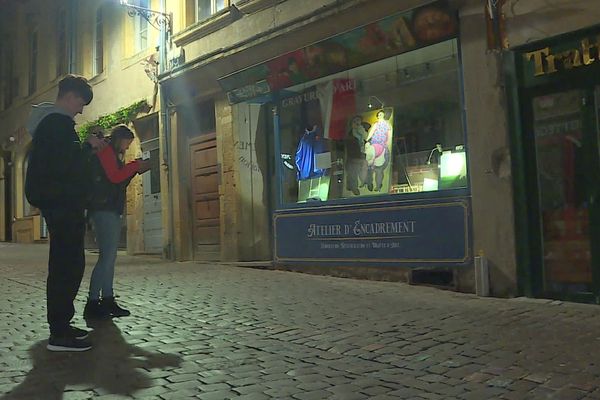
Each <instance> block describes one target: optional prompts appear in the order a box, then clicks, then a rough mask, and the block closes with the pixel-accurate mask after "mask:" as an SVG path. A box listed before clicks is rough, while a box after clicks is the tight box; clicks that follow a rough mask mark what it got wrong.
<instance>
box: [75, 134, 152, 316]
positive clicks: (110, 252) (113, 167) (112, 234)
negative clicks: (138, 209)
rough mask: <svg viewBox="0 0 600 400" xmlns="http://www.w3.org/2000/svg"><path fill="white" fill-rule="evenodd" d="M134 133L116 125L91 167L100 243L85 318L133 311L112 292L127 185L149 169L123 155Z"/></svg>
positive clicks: (92, 202) (144, 163) (91, 208)
mask: <svg viewBox="0 0 600 400" xmlns="http://www.w3.org/2000/svg"><path fill="white" fill-rule="evenodd" d="M133 137H134V136H133V132H132V131H131V130H130V129H129V128H128V127H127V126H125V125H119V126H117V127H115V128H114V129H113V130H112V131H111V134H110V137H109V145H108V146H106V147H105V148H104V149H103V150H102V151H100V152H99V153H98V154H97V157H96V158H95V159H94V162H93V167H92V174H93V175H92V190H91V191H92V196H91V200H90V204H89V207H88V213H89V217H90V219H91V221H92V225H93V227H94V231H95V233H96V242H97V243H98V250H99V253H100V254H99V256H98V262H96V265H95V266H94V270H93V272H92V278H91V280H90V289H89V296H88V301H87V304H86V306H85V309H84V312H83V316H84V318H86V319H94V318H109V317H124V316H128V315H130V312H129V311H128V310H126V309H124V308H123V307H120V306H119V305H118V304H117V302H116V301H115V297H114V294H113V280H114V273H115V261H116V259H117V249H118V246H119V238H120V236H121V218H122V215H123V210H124V208H125V198H126V193H125V191H126V188H127V185H128V184H129V182H130V181H131V179H132V178H133V177H134V176H135V174H137V173H142V172H145V171H147V170H148V169H149V162H148V161H143V160H135V161H132V162H129V163H127V164H125V163H124V161H123V158H124V154H125V151H126V150H127V149H128V148H129V146H130V145H131V142H133Z"/></svg>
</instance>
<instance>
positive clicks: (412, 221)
mask: <svg viewBox="0 0 600 400" xmlns="http://www.w3.org/2000/svg"><path fill="white" fill-rule="evenodd" d="M467 221H468V203H467V202H466V201H464V200H458V201H449V202H443V203H431V204H419V205H402V206H398V205H396V206H386V205H379V206H372V207H368V208H361V209H342V210H340V209H331V208H330V209H325V210H323V209H320V210H308V211H305V210H303V211H298V212H286V213H282V214H277V215H276V216H275V222H274V223H275V253H276V254H275V260H276V262H279V263H294V262H311V263H314V262H325V263H327V262H336V263H352V264H355V263H363V262H368V263H378V264H398V265H406V264H410V265H423V264H432V265H463V264H465V263H467V262H468V261H469V260H470V252H469V233H468V223H467Z"/></svg>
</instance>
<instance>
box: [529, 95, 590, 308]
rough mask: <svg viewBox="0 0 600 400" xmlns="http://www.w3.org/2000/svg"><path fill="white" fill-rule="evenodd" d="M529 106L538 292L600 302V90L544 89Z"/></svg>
mask: <svg viewBox="0 0 600 400" xmlns="http://www.w3.org/2000/svg"><path fill="white" fill-rule="evenodd" d="M524 107H525V110H524V111H525V114H524V115H525V116H526V119H527V120H528V123H527V124H526V130H525V134H526V136H527V141H528V145H527V146H526V148H528V151H527V154H526V157H527V159H528V162H529V163H530V166H531V167H532V168H531V171H532V173H531V174H530V176H529V178H530V179H529V185H528V186H530V187H528V188H527V190H528V192H529V195H528V197H529V199H530V200H531V206H530V211H531V212H532V214H533V215H532V216H531V221H532V222H533V224H532V225H533V229H532V236H533V237H532V239H533V240H532V241H531V243H533V244H534V245H533V247H535V248H534V249H533V250H532V252H533V254H534V257H533V260H532V261H533V262H532V264H533V265H532V269H533V273H532V278H533V280H534V282H533V286H534V287H535V288H536V289H537V290H535V292H537V296H538V297H546V298H560V299H568V300H576V301H588V302H598V300H599V299H600V252H599V249H598V248H597V246H594V243H598V240H600V224H599V216H600V208H599V205H600V156H599V146H598V143H599V134H600V132H599V128H598V126H599V125H598V112H599V110H600V86H596V87H592V88H589V86H588V87H584V86H583V85H578V86H576V84H572V86H571V87H565V86H563V87H562V88H559V87H556V86H553V87H544V88H538V89H535V90H532V91H531V92H530V93H529V94H528V96H526V101H525V104H524ZM536 259H537V262H536Z"/></svg>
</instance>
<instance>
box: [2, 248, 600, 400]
mask: <svg viewBox="0 0 600 400" xmlns="http://www.w3.org/2000/svg"><path fill="white" fill-rule="evenodd" d="M46 257H47V247H46V246H45V245H16V244H2V243H0V282H1V288H2V289H1V290H0V299H1V301H0V315H1V318H2V319H1V321H2V324H1V325H0V338H1V340H0V399H2V400H4V399H19V400H20V399H43V400H46V399H49V400H55V399H66V400H71V399H89V398H93V399H101V400H105V399H124V398H128V399H129V398H134V399H148V400H153V399H163V400H170V399H189V398H199V399H205V400H223V399H234V398H235V399H256V400H260V399H271V398H272V399H298V400H311V399H317V400H319V399H343V400H354V399H374V400H384V399H545V398H554V399H583V398H585V399H600V367H599V362H600V355H599V354H600V352H599V351H598V349H599V347H600V346H599V345H600V318H599V317H600V307H598V306H591V305H582V304H573V303H561V302H550V301H538V300H523V299H512V300H506V299H491V298H477V297H475V296H472V295H465V294H459V293H453V292H448V291H441V290H436V289H433V288H425V287H416V286H408V285H405V284H401V283H390V282H372V281H361V280H352V279H341V278H332V277H324V276H314V275H306V274H300V273H291V272H283V271H268V270H257V269H247V268H239V267H231V266H222V265H221V266H218V265H208V264H198V263H191V262H189V263H167V262H164V261H161V260H158V259H155V258H150V257H127V256H119V259H118V265H117V277H116V293H117V294H118V295H120V299H119V300H120V302H121V303H123V305H125V306H127V307H128V308H130V310H131V311H132V313H133V315H132V316H131V317H128V318H122V319H119V320H115V321H114V323H113V322H106V323H103V324H99V325H97V326H95V327H93V328H94V330H93V332H92V333H91V335H90V336H91V340H92V341H93V343H94V344H95V347H94V349H92V350H91V351H89V352H86V353H74V354H73V353H72V354H65V353H63V354H60V353H59V354H56V353H50V352H48V351H47V350H45V345H46V342H47V329H46V324H45V302H44V286H45V282H44V279H45V264H46ZM95 259H96V257H95V255H93V254H90V255H89V256H88V260H87V263H88V267H87V270H86V277H85V278H84V283H83V285H82V289H81V291H80V295H79V297H78V299H77V304H76V307H77V311H78V315H77V316H76V319H75V323H76V324H77V325H79V326H84V321H83V320H82V318H81V312H82V310H83V305H84V302H85V294H86V291H87V282H88V279H89V273H90V270H91V266H92V265H93V263H94V261H95Z"/></svg>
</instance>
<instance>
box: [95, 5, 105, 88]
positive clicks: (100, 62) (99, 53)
mask: <svg viewBox="0 0 600 400" xmlns="http://www.w3.org/2000/svg"><path fill="white" fill-rule="evenodd" d="M93 40H94V44H93V46H92V49H93V50H92V75H93V76H97V75H100V74H101V73H103V72H104V12H103V9H102V7H98V9H97V10H96V13H95V15H94V39H93Z"/></svg>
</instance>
